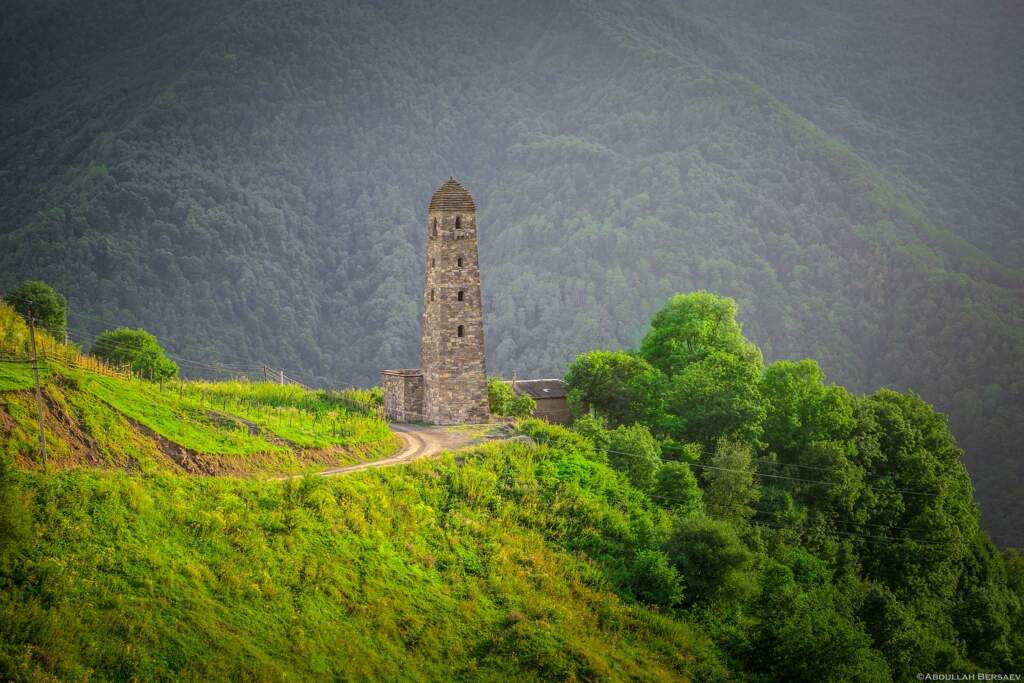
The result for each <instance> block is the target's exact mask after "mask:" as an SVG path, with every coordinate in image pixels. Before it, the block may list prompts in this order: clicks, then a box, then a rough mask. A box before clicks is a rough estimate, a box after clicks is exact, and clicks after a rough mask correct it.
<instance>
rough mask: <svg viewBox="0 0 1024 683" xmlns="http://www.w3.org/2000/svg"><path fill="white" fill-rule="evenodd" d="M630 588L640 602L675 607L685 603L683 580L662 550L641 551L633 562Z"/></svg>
mask: <svg viewBox="0 0 1024 683" xmlns="http://www.w3.org/2000/svg"><path fill="white" fill-rule="evenodd" d="M629 588H630V590H631V591H632V592H633V595H634V596H636V599H637V600H639V601H640V602H644V603H647V604H649V605H658V606H659V607H675V606H676V605H678V604H680V603H681V602H682V601H683V580H682V577H680V576H679V572H678V571H676V569H675V567H673V566H672V565H671V564H669V561H668V557H667V556H666V555H665V553H663V552H661V551H660V550H641V551H640V552H639V553H637V556H636V560H635V561H634V562H633V571H632V574H631V575H630V582H629Z"/></svg>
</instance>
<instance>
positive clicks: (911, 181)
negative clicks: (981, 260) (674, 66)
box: [610, 0, 1024, 267]
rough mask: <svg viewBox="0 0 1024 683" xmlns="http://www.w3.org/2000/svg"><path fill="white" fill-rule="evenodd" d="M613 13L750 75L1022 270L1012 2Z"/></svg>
mask: <svg viewBox="0 0 1024 683" xmlns="http://www.w3.org/2000/svg"><path fill="white" fill-rule="evenodd" d="M610 7H613V8H616V9H617V10H618V18H619V19H620V20H622V21H624V22H633V23H634V24H635V28H636V29H637V30H638V31H642V32H643V33H645V34H647V35H649V36H651V37H653V38H654V39H655V40H656V41H657V44H658V45H659V46H661V47H664V48H666V49H669V50H673V51H679V52H682V53H684V54H699V55H700V57H701V59H702V60H704V61H705V63H707V64H708V65H710V66H713V67H715V68H718V69H722V70H725V71H730V72H733V73H737V74H742V75H744V76H747V77H749V78H751V79H752V80H754V81H755V82H756V83H758V84H760V85H762V86H763V87H764V88H765V89H767V90H768V91H769V92H771V94H772V95H773V96H774V97H776V98H778V99H780V100H781V101H782V102H783V103H785V104H786V105H787V106H790V107H792V108H793V109H794V110H795V111H796V112H797V113H798V114H800V115H802V116H805V117H807V118H808V119H809V120H810V121H812V122H813V123H815V124H817V125H819V126H821V127H822V128H823V129H824V130H825V131H826V132H827V133H829V134H830V135H834V136H836V137H838V138H839V139H841V140H842V141H844V142H845V143H847V144H849V145H850V146H851V147H852V148H853V149H854V151H856V152H857V153H859V154H862V155H864V156H865V157H866V158H868V159H869V160H870V161H872V162H873V163H875V164H878V165H879V166H880V167H881V168H882V169H883V170H885V171H886V172H887V175H888V177H889V179H890V180H892V181H894V182H896V183H897V184H899V186H900V187H902V188H904V189H906V190H908V191H910V192H911V193H912V195H913V197H914V198H915V199H916V200H917V201H918V203H919V204H920V206H921V208H922V210H923V211H924V212H925V213H926V214H927V215H928V216H929V218H930V219H932V221H933V222H935V223H936V224H938V225H940V226H942V227H943V228H946V229H949V230H951V231H953V232H955V233H956V234H958V235H960V236H961V237H964V238H965V239H967V240H968V241H970V242H971V243H972V244H975V245H976V246H978V247H979V248H981V249H983V250H984V251H986V252H987V253H988V254H989V255H990V256H992V257H993V258H995V259H997V260H999V261H1001V262H1003V263H1006V264H1010V265H1016V266H1018V267H1019V266H1021V265H1022V264H1024V234H1022V232H1021V226H1022V225H1024V200H1022V197H1024V173H1022V172H1021V170H1022V169H1021V161H1020V160H1021V159H1022V158H1024V69H1021V59H1020V55H1021V54H1022V53H1024V31H1022V30H1021V28H1020V27H1021V26H1022V25H1024V9H1022V7H1021V5H1020V3H1018V2H1005V1H1004V0H985V1H983V2H972V3H935V2H927V1H925V0H902V1H901V2H898V3H893V2H884V1H883V0H879V1H874V0H871V1H866V2H858V3H839V4H836V3H821V2H810V1H808V0H783V1H782V2H772V3H759V2H753V1H750V0H727V1H725V2H720V1H719V2H710V1H705V0H698V1H694V0H691V1H690V2H686V3H675V2H663V3H661V4H660V6H659V7H657V9H654V8H652V5H651V4H650V3H645V10H646V11H643V12H640V11H637V10H636V8H635V7H631V6H630V5H629V3H624V2H616V3H610Z"/></svg>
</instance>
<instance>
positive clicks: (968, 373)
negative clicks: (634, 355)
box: [0, 0, 1024, 543]
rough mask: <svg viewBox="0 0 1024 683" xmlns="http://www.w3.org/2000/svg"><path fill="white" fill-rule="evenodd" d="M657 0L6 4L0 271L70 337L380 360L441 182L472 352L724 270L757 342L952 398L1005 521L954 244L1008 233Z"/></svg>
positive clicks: (991, 352) (545, 367) (557, 355)
mask: <svg viewBox="0 0 1024 683" xmlns="http://www.w3.org/2000/svg"><path fill="white" fill-rule="evenodd" d="M666 12H669V13H670V14H671V13H674V12H676V10H674V9H673V10H671V11H669V10H665V9H664V8H652V9H646V5H645V6H643V7H637V8H634V10H633V12H632V14H631V16H629V17H627V16H625V15H624V14H622V13H621V11H620V10H618V9H615V8H608V7H602V6H600V5H597V4H591V3H573V4H567V5H562V4H552V3H540V2H536V3H523V4H516V5H515V6H514V7H512V6H509V5H508V4H506V3H497V2H482V3H443V2H442V3H430V4H429V5H424V4H419V3H411V2H410V3H387V4H386V5H382V6H377V5H376V4H370V3H366V4H352V5H346V6H340V5H337V4H335V3H329V2H326V1H318V0H308V1H304V2H300V3H289V4H287V5H281V4H279V3H271V2H266V1H263V2H249V3H245V4H232V3H227V2H220V3H217V2H211V3H191V4H190V3H178V4H176V6H175V7H173V8H161V9H150V8H148V7H136V6H133V5H131V4H128V3H85V4H82V3H76V4H73V5H72V4H71V3H64V2H52V3H47V4H37V3H32V4H30V3H22V4H21V5H20V6H14V7H11V8H9V9H7V10H5V13H4V16H3V20H2V24H0V27H2V28H0V38H2V39H3V40H4V42H5V44H6V45H7V46H9V47H8V48H7V49H5V52H4V55H3V60H4V61H3V71H2V79H0V80H2V83H0V95H2V97H3V100H4V101H5V102H6V103H7V105H6V106H5V111H4V117H3V120H2V124H0V126H2V128H0V159H3V162H0V163H2V166H0V197H2V201H0V226H2V227H0V231H2V234H0V287H7V286H10V285H13V284H14V283H16V282H17V281H19V280H20V279H23V278H26V277H29V276H32V277H39V278H43V279H46V280H47V281H49V282H51V283H52V284H54V285H56V286H57V287H58V288H59V289H62V290H63V291H64V293H65V294H66V295H67V296H68V298H69V299H70V300H71V302H72V309H73V310H74V309H77V310H85V311H87V312H88V313H87V315H89V316H90V317H89V318H78V319H76V318H75V317H72V320H71V326H72V328H73V329H74V328H76V327H77V328H80V329H81V330H82V331H86V332H89V333H94V332H97V331H99V330H100V329H101V328H102V327H103V326H104V325H103V324H102V323H101V322H99V320H106V321H109V323H110V325H113V324H115V323H117V324H140V325H144V326H145V327H146V328H148V329H150V330H152V331H153V332H155V333H156V334H157V335H158V336H160V337H161V338H162V339H164V340H165V341H166V344H167V346H168V347H169V348H170V349H171V350H172V351H173V352H175V353H176V354H178V355H180V356H183V357H185V358H194V359H203V360H211V359H216V360H221V361H239V360H245V361H263V360H266V361H270V362H273V363H275V364H277V365H281V366H284V367H288V368H294V369H295V371H296V375H297V376H299V377H302V378H304V379H307V380H309V381H316V382H323V383H330V384H334V385H337V384H347V383H351V382H356V383H366V382H374V381H376V378H377V371H378V370H379V369H380V368H383V367H403V366H408V365H410V364H415V359H416V357H417V343H418V338H419V337H418V323H419V319H418V316H419V310H418V306H419V301H420V287H421V279H422V263H421V260H422V249H423V231H424V225H423V223H424V220H425V216H424V209H425V206H426V201H427V198H428V197H429V195H430V192H431V191H432V190H433V189H435V187H436V186H437V185H439V184H440V183H441V182H442V181H443V180H444V178H446V177H447V176H448V175H449V174H455V175H457V176H458V177H459V179H460V180H461V181H463V182H464V184H465V185H466V186H467V187H468V188H469V189H470V190H471V191H472V192H473V193H474V195H475V197H476V200H477V205H478V207H479V211H480V214H479V225H480V231H481V237H480V247H481V256H482V259H483V277H484V283H483V286H484V296H485V300H486V304H487V312H486V315H487V325H488V327H487V343H488V359H489V363H490V369H491V370H492V371H494V372H499V373H509V372H511V371H512V370H513V369H515V370H516V371H517V372H518V373H519V375H520V376H526V375H531V374H545V375H547V374H555V373H561V372H563V371H564V367H565V363H566V362H567V361H568V360H570V359H571V358H573V357H574V356H575V354H576V353H578V352H580V351H582V350H585V349H588V348H591V347H595V346H605V347H615V346H633V345H635V343H636V342H637V341H638V339H639V338H640V336H641V335H642V334H643V331H644V327H645V326H646V321H647V320H648V318H649V316H650V314H651V312H652V311H653V310H654V309H655V308H656V307H657V305H659V304H660V303H661V302H662V301H664V300H665V298H666V297H667V296H668V295H670V294H671V293H673V292H676V291H687V290H691V289H696V288H706V289H711V290H716V291H719V292H721V293H723V294H728V295H731V296H733V297H735V298H737V299H738V300H739V302H740V304H741V309H742V310H743V311H744V312H745V315H746V320H745V323H746V330H747V333H748V335H749V336H750V337H751V338H752V339H754V340H756V341H757V342H758V343H759V344H760V345H761V347H762V348H763V349H764V350H765V353H766V355H767V356H768V357H770V358H779V357H802V356H805V355H810V356H814V357H817V358H819V359H821V360H822V365H823V367H824V368H825V369H826V371H827V372H828V373H829V375H830V376H831V377H834V378H836V379H837V380H838V381H840V382H843V383H845V384H847V385H850V386H851V387H852V388H854V389H855V390H868V389H873V388H874V387H876V386H879V385H883V384H884V385H888V386H893V387H896V388H904V387H907V386H910V387H913V388H915V389H916V390H917V391H919V392H920V393H921V394H922V395H923V396H924V397H925V398H926V399H928V400H929V401H932V402H934V403H935V404H936V405H937V406H939V408H940V409H942V410H946V411H948V412H949V413H950V414H951V418H952V424H953V427H954V432H955V433H956V434H957V436H958V437H959V438H960V440H961V443H962V444H963V445H964V446H965V447H966V448H967V450H968V453H969V454H970V457H969V461H968V462H969V465H970V466H971V467H972V469H973V471H974V474H975V476H976V479H977V485H978V488H979V491H980V494H981V496H982V498H983V500H984V499H985V497H986V496H989V497H990V500H992V501H993V502H992V504H991V506H989V507H990V509H986V513H987V514H988V517H987V522H988V524H989V526H990V528H992V530H993V532H994V533H995V535H996V537H997V538H998V539H999V540H1001V541H1003V542H1011V541H1014V540H1016V541H1017V542H1018V543H1019V538H1017V539H1014V538H1013V537H1011V535H1010V530H1009V522H1008V521H1007V520H1008V519H1009V515H1010V514H1012V512H1013V511H1012V510H1011V509H1010V508H1007V507H1006V506H1005V505H1004V504H1003V503H1001V502H996V501H997V497H1000V496H1001V497H1003V498H1005V497H1007V496H1008V495H1009V494H1008V491H1007V490H1006V488H1005V487H1006V485H1007V483H1008V482H1013V481H1017V482H1019V481H1020V479H1021V475H1020V471H1021V467H1022V465H1021V464H1020V463H1019V462H1018V461H1017V460H1016V455H1017V452H1018V450H1019V449H1018V448H1017V446H1016V444H1017V443H1019V441H1020V439H1021V437H1024V424H1022V421H1021V418H1020V415H1019V410H1018V409H1017V408H1016V406H1017V405H1020V404H1021V402H1022V399H1024V396H1022V388H1021V384H1020V380H1019V379H1018V378H1019V377H1020V376H1021V374H1022V370H1024V350H1022V345H1024V342H1022V338H1021V330H1022V325H1021V322H1022V321H1021V318H1022V315H1024V314H1022V312H1021V307H1020V301H1021V295H1022V291H1021V290H1022V278H1021V273H1020V271H1019V270H1015V269H1013V268H1012V267H1011V265H1000V264H999V263H997V262H996V260H995V259H993V258H992V257H991V255H990V254H989V253H986V252H985V251H983V250H982V249H979V248H975V247H974V246H971V244H970V243H969V242H968V241H966V240H964V239H962V237H963V236H966V237H969V238H971V241H973V242H974V243H975V244H977V245H978V246H979V247H982V248H989V247H991V246H992V244H995V250H996V251H998V249H999V248H1001V247H1005V248H1006V253H1007V254H1008V255H1009V254H1011V253H1012V249H1015V248H1016V247H1013V245H1011V244H1005V245H1001V244H998V243H997V242H995V243H994V242H993V240H998V239H1002V237H1000V236H1003V237H1006V235H1007V234H1012V230H1011V231H1009V232H1008V231H1007V230H1003V231H1002V232H1000V231H999V230H997V229H996V228H993V232H992V233H991V235H989V236H988V237H986V238H985V239H981V238H978V239H974V237H976V235H975V234H973V233H970V232H969V231H967V232H963V233H961V234H960V235H958V233H957V231H956V230H955V229H954V227H955V226H950V225H946V224H939V223H936V222H935V221H934V216H939V217H942V216H945V215H947V213H946V209H945V208H942V207H939V208H937V209H933V208H932V207H931V205H929V210H928V211H929V212H926V211H925V210H923V208H922V207H923V206H924V205H928V201H927V200H928V199H929V197H930V196H931V195H930V193H931V192H932V190H928V193H925V194H921V195H914V194H911V193H912V192H913V191H914V188H915V186H916V185H918V184H920V185H922V186H923V185H925V182H924V181H923V180H921V179H908V180H906V182H903V181H902V180H899V179H897V180H893V179H892V173H894V171H891V170H890V169H887V171H886V172H887V173H890V175H885V174H883V172H881V171H879V170H878V169H877V168H876V167H875V166H873V165H871V164H870V163H869V162H868V161H866V160H865V159H864V158H863V157H862V156H860V155H859V154H861V153H862V154H863V155H864V156H866V157H870V156H871V155H869V154H868V153H867V152H861V150H860V149H859V148H857V147H856V145H857V144H859V138H858V139H852V138H851V137H850V136H847V139H848V140H849V141H850V143H851V144H854V145H855V147H854V149H852V150H851V149H850V148H849V147H847V146H844V144H842V143H840V142H838V141H837V140H836V139H835V138H832V137H829V136H828V135H827V134H826V133H825V132H823V131H822V130H821V129H820V128H818V127H817V126H816V125H814V123H811V122H809V121H808V120H806V119H804V118H801V116H799V115H797V114H796V113H794V112H793V111H792V110H791V109H790V108H788V107H787V106H786V104H783V103H782V102H781V101H780V100H779V99H776V97H775V96H774V93H773V92H772V91H771V90H765V89H764V88H762V87H759V86H758V85H755V83H754V82H753V81H751V80H749V79H748V78H747V76H750V77H751V78H754V79H755V80H758V75H759V74H758V73H757V72H751V73H747V74H746V75H740V74H735V73H730V71H728V70H727V68H729V67H731V66H732V65H730V64H729V63H728V62H727V61H724V60H723V59H722V58H720V55H719V56H717V57H716V54H715V52H714V50H712V49H711V48H709V47H707V46H705V45H702V44H700V43H698V42H695V41H692V40H690V39H688V38H687V36H685V35H682V36H681V37H679V38H678V40H676V41H675V42H669V41H667V40H666V39H665V36H664V31H665V30H666V29H659V31H654V30H653V29H650V30H649V26H648V24H650V25H655V24H657V25H659V26H662V25H664V24H665V22H659V21H658V20H659V19H660V18H661V17H662V16H663V14H664V13H666ZM722 12H723V14H722V16H723V17H724V16H726V14H725V13H726V10H722ZM688 16H692V17H693V20H694V21H697V22H700V21H710V20H708V19H706V18H701V17H702V16H703V15H701V14H700V12H698V11H694V13H692V15H688ZM645 17H646V18H647V19H650V20H651V21H649V22H647V23H644V22H643V21H640V20H642V19H644V18H645ZM827 19H828V17H827V16H826V17H825V18H823V19H821V21H822V22H825V21H827ZM723 22H725V19H721V20H720V21H719V23H717V24H716V26H718V27H719V28H720V27H721V26H722V25H723ZM669 25H670V26H671V24H669ZM668 30H671V29H668ZM645 31H647V32H645ZM691 43H692V47H691ZM750 51H751V52H750V54H751V55H754V54H755V52H756V50H755V47H751V48H750ZM751 59H753V57H751ZM748 61H749V60H748ZM823 68H825V67H823ZM737 70H738V71H740V72H742V71H743V70H742V69H737ZM761 80H762V82H763V85H764V86H766V87H768V88H772V87H774V84H773V83H770V82H764V81H763V79H761ZM781 96H782V98H783V100H785V101H786V102H789V103H790V104H791V105H792V106H794V107H797V108H798V109H799V108H800V107H799V106H798V105H799V104H800V102H799V100H798V99H797V100H794V101H791V99H792V98H791V93H790V92H788V91H787V92H784V93H782V95H781ZM807 97H817V94H813V93H812V95H807ZM801 113H804V114H806V115H808V116H812V114H813V113H814V112H813V111H801ZM812 119H813V116H812ZM817 123H819V124H820V125H822V126H826V127H828V126H827V125H826V124H827V123H828V122H827V121H817ZM894 130H895V129H894ZM839 132H841V131H839ZM866 137H871V136H870V135H868V134H866ZM878 147H884V144H882V143H879V144H878ZM876 161H877V160H876ZM897 171H898V169H897ZM1014 173H1016V176H1014ZM1010 175H1011V176H1014V177H1015V178H1016V179H1015V180H1007V181H1006V182H1007V183H1010V184H1012V183H1014V182H1019V172H1017V171H1016V169H1013V171H1012V172H1011V173H1010ZM964 182H965V183H966V182H967V180H964ZM1008 201H1010V200H1008ZM1017 201H1019V200H1017ZM1011 209H1012V207H1011ZM932 210H934V211H935V213H934V214H933V213H930V211H932ZM965 210H966V209H965ZM1011 213H1012V211H1011ZM1007 220H1009V221H1010V223H1008V225H1012V224H1013V223H1012V221H1013V219H1012V218H1011V219H1007ZM986 223H987V220H986V219H985V218H979V219H976V220H975V224H979V225H980V224H986ZM1000 230H1001V229H1000ZM986 240H988V241H986ZM992 250H993V249H990V251H992ZM1004 262H1005V263H1007V264H1013V263H1015V262H1019V261H1017V260H1015V259H1014V258H1010V257H1009V256H1008V257H1007V258H1006V259H1004ZM996 481H998V482H999V484H998V488H997V485H996V484H995V482H996ZM1000 515H1005V516H1003V517H1000Z"/></svg>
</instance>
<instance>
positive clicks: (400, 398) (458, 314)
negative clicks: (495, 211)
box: [383, 177, 490, 424]
mask: <svg viewBox="0 0 1024 683" xmlns="http://www.w3.org/2000/svg"><path fill="white" fill-rule="evenodd" d="M476 239H477V235H476V204H475V203H474V202H473V197H472V195H470V194H469V192H467V191H466V188H464V187H463V186H462V185H461V184H459V183H458V182H457V181H456V180H455V179H454V178H452V177H449V178H448V181H447V182H446V183H445V184H444V185H442V186H441V187H440V188H439V189H438V190H437V192H435V193H434V194H433V196H432V197H431V198H430V206H429V207H428V208H427V257H426V258H427V262H426V278H425V282H424V286H423V321H422V326H421V336H420V367H419V368H418V369H406V370H385V371H384V373H383V375H384V377H383V380H384V411H385V415H386V416H387V417H388V419H391V420H395V421H398V422H410V421H424V422H433V423H435V424H457V423H466V422H487V421H488V419H490V410H489V409H488V404H487V369H486V362H485V356H484V312H483V301H482V298H481V295H480V258H479V255H478V253H477V241H476Z"/></svg>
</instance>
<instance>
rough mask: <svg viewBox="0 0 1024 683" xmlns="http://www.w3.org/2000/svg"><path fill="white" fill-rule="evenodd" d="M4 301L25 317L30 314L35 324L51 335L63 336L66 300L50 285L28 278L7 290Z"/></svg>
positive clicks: (66, 325) (66, 321) (66, 319)
mask: <svg viewBox="0 0 1024 683" xmlns="http://www.w3.org/2000/svg"><path fill="white" fill-rule="evenodd" d="M4 301H6V302H7V303H8V304H10V305H11V307H12V308H13V309H14V310H16V311H17V312H18V313H19V314H21V315H22V316H23V317H24V318H26V319H27V318H28V316H29V314H31V315H32V316H33V317H34V318H35V320H36V325H38V326H39V327H41V328H43V329H44V330H46V331H47V332H48V333H49V334H50V335H51V336H52V337H54V338H56V339H62V338H63V337H64V332H66V331H67V327H68V300H67V299H65V298H64V296H63V295H62V294H60V293H58V292H56V291H54V289H53V288H52V287H50V285H48V284H46V283H45V282H42V281H40V280H28V281H26V282H23V283H21V284H20V285H18V286H17V287H15V288H14V289H12V290H10V291H9V292H7V293H6V294H5V295H4Z"/></svg>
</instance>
